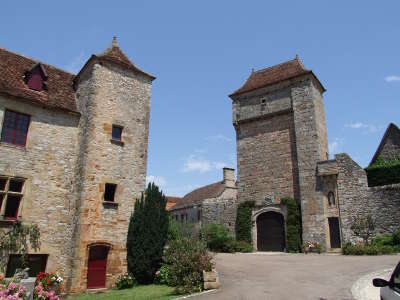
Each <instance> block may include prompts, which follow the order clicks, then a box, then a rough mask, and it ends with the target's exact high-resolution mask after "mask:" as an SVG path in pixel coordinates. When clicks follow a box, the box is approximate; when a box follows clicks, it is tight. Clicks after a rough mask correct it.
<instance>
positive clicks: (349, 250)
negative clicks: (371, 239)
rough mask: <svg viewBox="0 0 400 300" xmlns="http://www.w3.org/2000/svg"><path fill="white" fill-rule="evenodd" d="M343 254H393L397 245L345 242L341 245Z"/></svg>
mask: <svg viewBox="0 0 400 300" xmlns="http://www.w3.org/2000/svg"><path fill="white" fill-rule="evenodd" d="M342 251H343V254H344V255H378V254H379V255H384V254H393V253H396V252H397V251H398V250H397V247H396V246H390V245H378V244H372V245H364V244H356V245H353V244H351V243H346V244H345V245H344V246H343V249H342Z"/></svg>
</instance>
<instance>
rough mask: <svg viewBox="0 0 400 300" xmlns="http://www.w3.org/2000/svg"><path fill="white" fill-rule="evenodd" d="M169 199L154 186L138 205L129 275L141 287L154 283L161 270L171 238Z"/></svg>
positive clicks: (130, 240)
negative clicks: (158, 271)
mask: <svg viewBox="0 0 400 300" xmlns="http://www.w3.org/2000/svg"><path fill="white" fill-rule="evenodd" d="M165 205H166V199H165V196H164V194H163V193H162V192H161V191H159V189H158V187H157V186H156V185H155V184H154V183H151V184H149V185H148V187H147V189H146V191H145V194H144V195H143V194H142V197H141V199H140V200H137V201H136V203H135V210H134V212H133V214H132V216H131V219H130V222H129V228H128V237H127V243H126V248H127V261H128V272H129V273H130V274H132V275H133V276H134V277H135V278H136V280H137V281H138V282H139V283H152V282H153V281H154V276H155V273H156V271H157V270H158V269H159V268H160V265H161V262H162V255H163V250H164V246H165V243H166V240H167V234H168V213H167V211H166V209H165Z"/></svg>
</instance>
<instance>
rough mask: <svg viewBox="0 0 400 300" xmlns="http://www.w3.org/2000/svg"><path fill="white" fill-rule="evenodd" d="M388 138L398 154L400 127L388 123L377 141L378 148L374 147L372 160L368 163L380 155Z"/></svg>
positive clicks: (374, 160) (399, 149)
mask: <svg viewBox="0 0 400 300" xmlns="http://www.w3.org/2000/svg"><path fill="white" fill-rule="evenodd" d="M389 140H390V142H391V144H392V146H393V147H395V148H396V149H397V151H398V152H399V155H400V129H399V128H398V127H397V126H396V125H395V124H393V123H390V124H389V126H388V127H387V128H386V131H385V133H384V135H383V137H382V140H381V142H380V143H379V146H378V148H377V149H376V152H375V154H374V156H373V157H372V160H371V162H370V165H371V164H373V163H374V162H376V160H377V159H378V157H379V156H380V155H381V153H382V151H383V150H384V147H385V145H386V143H387V142H388V141H389Z"/></svg>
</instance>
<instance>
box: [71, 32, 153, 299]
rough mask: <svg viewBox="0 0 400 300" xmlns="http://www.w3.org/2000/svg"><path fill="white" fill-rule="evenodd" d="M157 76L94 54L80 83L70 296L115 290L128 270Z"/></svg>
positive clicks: (118, 58) (112, 55)
mask: <svg viewBox="0 0 400 300" xmlns="http://www.w3.org/2000/svg"><path fill="white" fill-rule="evenodd" d="M154 79H155V77H153V76H152V75H150V74H148V73H146V72H144V71H142V70H140V69H139V68H138V67H136V66H135V65H134V64H133V63H132V62H131V61H130V60H129V59H128V58H127V57H126V56H125V54H124V53H123V52H122V51H121V49H120V48H119V47H118V45H117V42H116V39H115V38H114V40H113V42H112V44H111V46H110V47H109V48H108V49H107V50H106V51H105V52H104V53H102V54H100V55H92V56H91V58H90V59H89V60H88V61H87V62H86V64H85V66H84V67H83V68H82V70H81V71H80V72H79V73H78V75H77V76H76V77H75V80H74V85H75V89H76V98H77V103H78V109H79V111H80V113H81V119H80V124H79V161H78V167H77V171H76V172H77V174H76V178H77V182H76V187H77V188H76V190H75V194H76V198H77V204H76V207H77V208H76V215H75V224H76V225H75V230H74V233H73V237H74V239H73V253H72V262H71V266H70V267H71V272H72V280H71V282H70V283H69V285H70V286H69V287H67V288H68V289H70V290H71V291H72V292H74V291H80V290H85V289H86V288H100V287H105V286H106V287H110V286H111V284H112V282H113V281H114V280H115V277H116V276H117V275H118V274H120V273H122V272H124V271H126V249H125V247H126V237H127V231H128V224H129V218H130V215H131V213H132V211H133V208H134V203H135V199H137V198H139V197H140V194H141V192H142V191H144V189H145V181H146V164H147V145H148V130H149V116H150V94H151V87H152V81H153V80H154Z"/></svg>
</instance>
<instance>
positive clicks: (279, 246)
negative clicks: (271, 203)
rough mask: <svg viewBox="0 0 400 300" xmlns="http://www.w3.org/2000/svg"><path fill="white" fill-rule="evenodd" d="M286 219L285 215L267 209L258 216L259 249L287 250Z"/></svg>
mask: <svg viewBox="0 0 400 300" xmlns="http://www.w3.org/2000/svg"><path fill="white" fill-rule="evenodd" d="M284 223H285V221H284V218H283V215H282V214H280V213H277V212H273V211H267V212H265V213H262V214H260V215H259V216H258V217H257V250H258V251H284V250H285V225H284Z"/></svg>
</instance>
